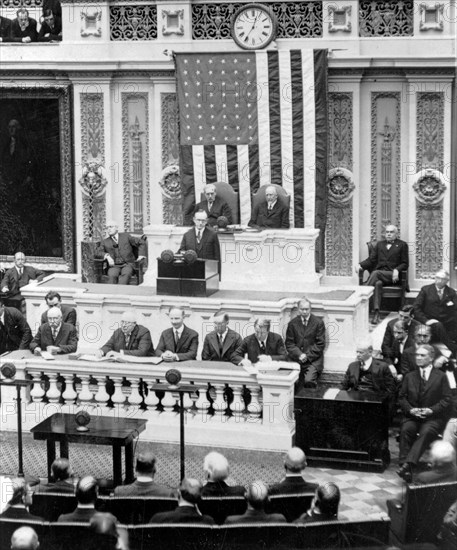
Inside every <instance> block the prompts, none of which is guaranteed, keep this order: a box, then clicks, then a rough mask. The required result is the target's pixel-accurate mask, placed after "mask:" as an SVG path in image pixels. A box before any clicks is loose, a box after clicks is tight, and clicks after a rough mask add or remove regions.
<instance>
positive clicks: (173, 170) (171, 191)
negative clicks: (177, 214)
mask: <svg viewBox="0 0 457 550" xmlns="http://www.w3.org/2000/svg"><path fill="white" fill-rule="evenodd" d="M159 185H160V187H161V188H162V193H163V195H164V196H165V197H166V198H167V199H171V200H174V201H178V200H181V197H182V193H181V178H180V175H179V166H177V165H176V164H173V165H172V166H167V167H166V168H164V169H163V170H162V173H161V176H160V181H159Z"/></svg>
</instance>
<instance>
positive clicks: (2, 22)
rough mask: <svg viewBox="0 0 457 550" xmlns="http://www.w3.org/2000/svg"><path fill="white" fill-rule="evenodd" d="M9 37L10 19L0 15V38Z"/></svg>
mask: <svg viewBox="0 0 457 550" xmlns="http://www.w3.org/2000/svg"><path fill="white" fill-rule="evenodd" d="M10 36H11V19H8V18H7V17H2V16H1V15H0V38H10Z"/></svg>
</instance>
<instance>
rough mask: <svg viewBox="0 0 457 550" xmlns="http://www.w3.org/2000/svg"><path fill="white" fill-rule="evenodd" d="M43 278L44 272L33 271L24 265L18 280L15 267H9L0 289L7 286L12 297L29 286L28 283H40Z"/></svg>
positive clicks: (33, 269) (30, 267)
mask: <svg viewBox="0 0 457 550" xmlns="http://www.w3.org/2000/svg"><path fill="white" fill-rule="evenodd" d="M43 277H44V271H41V270H40V269H35V268H34V267H32V266H30V265H25V266H24V268H23V271H22V277H21V278H19V273H18V272H17V268H16V266H14V267H10V269H8V270H7V272H6V273H5V276H4V277H3V281H2V284H1V287H0V288H3V287H4V286H7V287H8V289H9V294H10V295H11V296H14V295H15V294H18V293H19V292H20V290H21V288H22V287H23V286H25V285H28V284H29V281H31V280H34V279H37V280H38V281H41V279H43Z"/></svg>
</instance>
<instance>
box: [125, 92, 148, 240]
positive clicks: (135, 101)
mask: <svg viewBox="0 0 457 550" xmlns="http://www.w3.org/2000/svg"><path fill="white" fill-rule="evenodd" d="M148 120H149V108H148V96H147V94H146V93H144V94H142V93H134V94H132V93H130V94H129V93H123V94H122V170H123V181H124V227H125V229H126V231H135V232H142V231H143V227H144V226H145V225H148V224H149V220H150V190H149V123H148Z"/></svg>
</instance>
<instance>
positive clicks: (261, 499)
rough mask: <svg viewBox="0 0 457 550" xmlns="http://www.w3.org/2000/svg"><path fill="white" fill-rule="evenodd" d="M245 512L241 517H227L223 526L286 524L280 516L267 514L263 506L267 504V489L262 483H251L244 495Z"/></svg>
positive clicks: (258, 481)
mask: <svg viewBox="0 0 457 550" xmlns="http://www.w3.org/2000/svg"><path fill="white" fill-rule="evenodd" d="M244 497H245V499H246V502H247V510H246V512H245V513H244V514H243V515H236V516H228V517H227V519H226V520H225V522H224V524H225V525H235V524H237V523H286V518H285V517H284V516H283V515H282V514H267V513H266V512H265V506H266V504H267V502H268V488H267V486H266V485H265V483H264V482H263V481H260V480H257V481H253V482H252V483H251V484H250V485H249V487H248V488H247V490H246V492H245V495H244Z"/></svg>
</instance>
